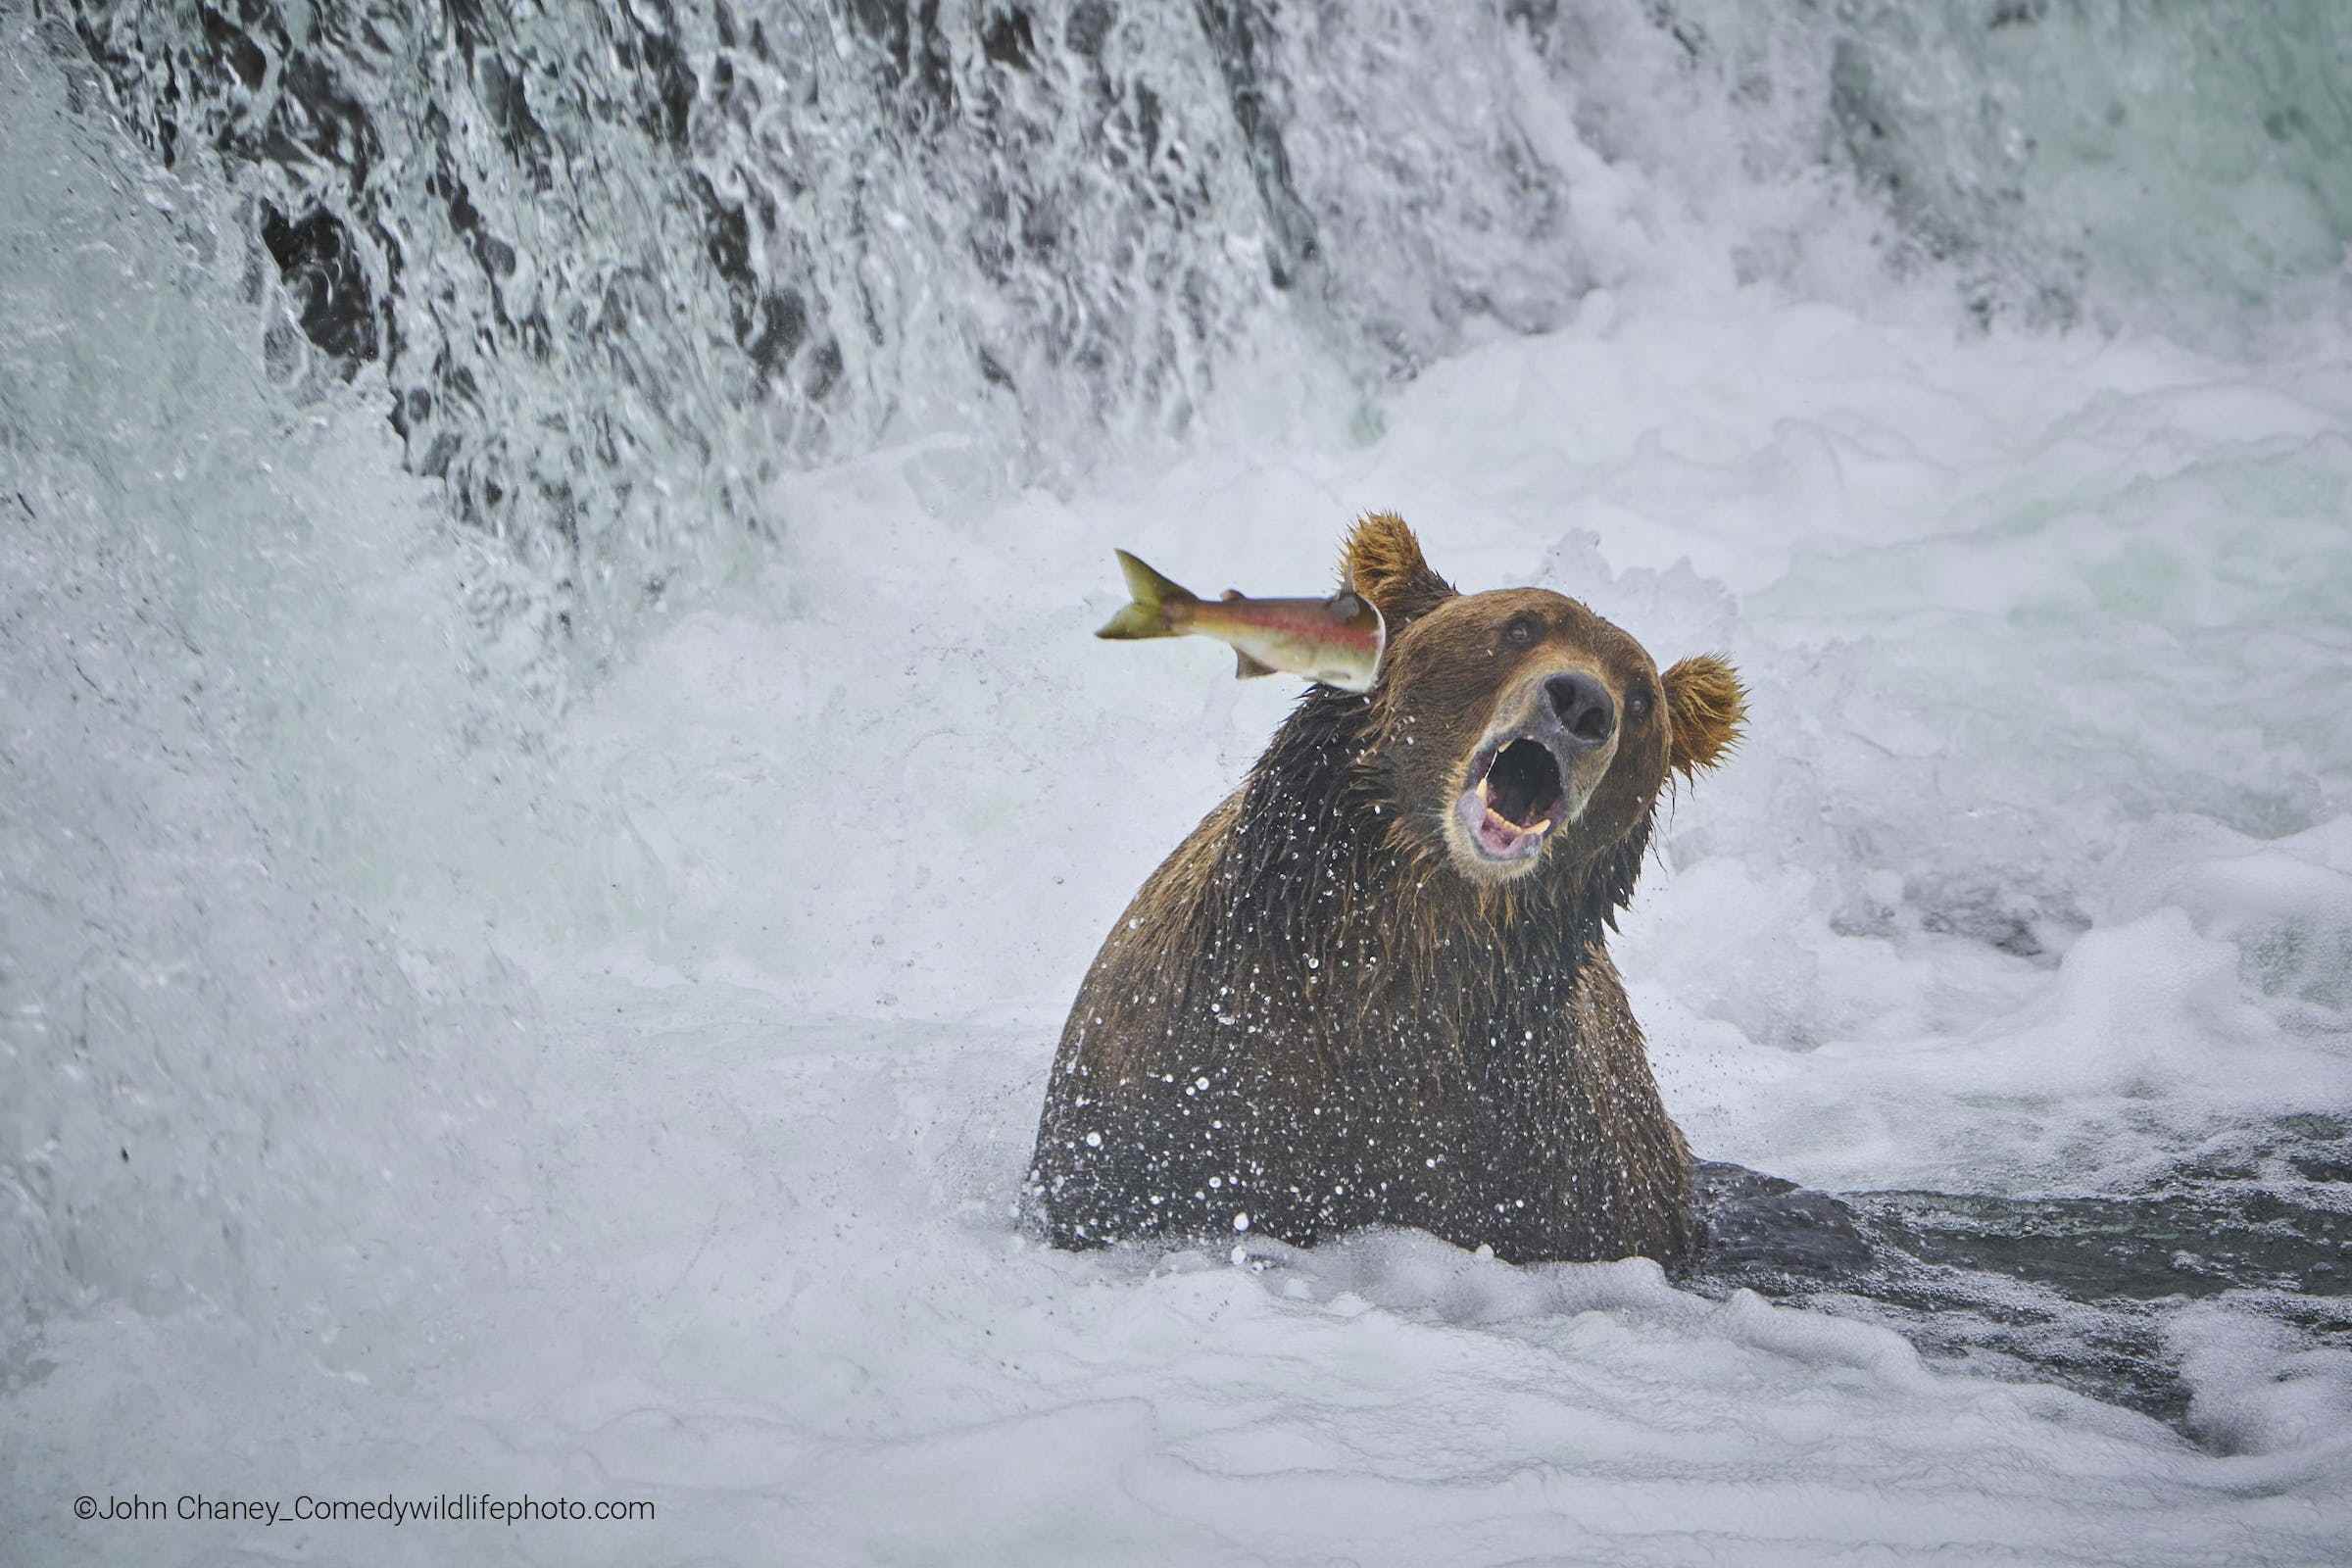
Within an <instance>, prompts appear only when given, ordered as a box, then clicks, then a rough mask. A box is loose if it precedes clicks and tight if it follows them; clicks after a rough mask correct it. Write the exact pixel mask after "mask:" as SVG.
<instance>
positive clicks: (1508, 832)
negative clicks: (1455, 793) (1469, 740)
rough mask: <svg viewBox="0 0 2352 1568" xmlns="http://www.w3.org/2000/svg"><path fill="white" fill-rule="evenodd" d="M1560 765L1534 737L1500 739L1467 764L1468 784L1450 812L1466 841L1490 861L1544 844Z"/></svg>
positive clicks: (1558, 793) (1556, 801)
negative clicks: (1467, 835) (1467, 839)
mask: <svg viewBox="0 0 2352 1568" xmlns="http://www.w3.org/2000/svg"><path fill="white" fill-rule="evenodd" d="M1562 801H1563V794H1562V789H1561V779H1560V764H1559V761H1558V760H1557V759H1555V758H1554V757H1553V756H1552V755H1551V748H1550V747H1548V746H1545V745H1544V743H1543V742H1542V741H1540V740H1537V739H1536V738H1535V737H1534V736H1532V735H1518V736H1513V737H1511V738H1510V739H1508V740H1503V741H1498V742H1496V743H1495V745H1494V746H1493V747H1491V748H1490V749H1488V750H1487V751H1486V752H1484V753H1482V754H1481V755H1480V756H1479V757H1478V758H1477V759H1476V760H1473V761H1472V763H1471V765H1470V787H1469V788H1468V789H1466V790H1464V791H1462V794H1461V798H1460V799H1459V800H1457V801H1456V802H1455V803H1454V812H1455V814H1456V816H1458V817H1459V818H1460V820H1461V824H1462V826H1463V827H1464V828H1465V829H1467V830H1468V833H1469V838H1470V842H1471V843H1473V844H1475V845H1477V846H1478V849H1479V853H1480V854H1482V855H1484V856H1486V857H1487V858H1489V859H1495V860H1517V859H1523V858H1526V857H1528V856H1531V855H1534V854H1535V853H1536V852H1537V851H1538V850H1540V849H1541V848H1543V843H1544V834H1545V833H1547V832H1549V831H1550V829H1551V825H1552V824H1553V823H1554V822H1556V821H1558V820H1559V817H1560V812H1561V805H1562Z"/></svg>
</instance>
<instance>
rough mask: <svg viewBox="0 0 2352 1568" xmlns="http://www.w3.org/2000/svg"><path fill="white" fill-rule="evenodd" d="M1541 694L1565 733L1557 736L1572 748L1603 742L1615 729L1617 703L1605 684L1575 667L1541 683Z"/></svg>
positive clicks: (1580, 748)
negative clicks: (1567, 672) (1569, 672)
mask: <svg viewBox="0 0 2352 1568" xmlns="http://www.w3.org/2000/svg"><path fill="white" fill-rule="evenodd" d="M1544 697H1545V698H1546V699H1548V700H1549V702H1550V703H1551V711H1552V712H1553V713H1554V714H1556V715H1557V716H1558V718H1559V721H1560V728H1561V729H1562V730H1563V731H1565V732H1566V733H1565V734H1563V735H1562V736H1561V740H1562V741H1563V742H1564V743H1565V744H1566V745H1567V746H1568V747H1569V748H1570V749H1572V750H1575V751H1590V750H1591V749H1592V748H1593V747H1595V746H1600V745H1605V744H1606V743H1607V741H1608V738H1609V737H1610V736H1611V735H1612V734H1614V733H1615V732H1616V729H1617V704H1616V701H1615V699H1613V698H1611V697H1610V696H1609V691H1608V688H1607V687H1605V686H1603V685H1601V683H1600V682H1598V681H1596V680H1594V679H1593V677H1592V676H1590V675H1588V674H1585V673H1584V672H1583V671H1581V670H1579V671H1576V672H1574V673H1572V674H1567V675H1554V676H1552V677H1551V679H1549V680H1547V681H1545V682H1544Z"/></svg>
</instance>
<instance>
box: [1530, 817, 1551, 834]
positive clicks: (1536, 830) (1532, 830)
mask: <svg viewBox="0 0 2352 1568" xmlns="http://www.w3.org/2000/svg"><path fill="white" fill-rule="evenodd" d="M1549 826H1551V818H1550V817H1548V816H1547V817H1545V818H1544V820H1543V821H1541V822H1538V823H1537V824H1536V825H1535V826H1534V827H1531V828H1529V829H1528V831H1529V832H1530V833H1541V832H1543V831H1544V829H1545V828H1547V827H1549Z"/></svg>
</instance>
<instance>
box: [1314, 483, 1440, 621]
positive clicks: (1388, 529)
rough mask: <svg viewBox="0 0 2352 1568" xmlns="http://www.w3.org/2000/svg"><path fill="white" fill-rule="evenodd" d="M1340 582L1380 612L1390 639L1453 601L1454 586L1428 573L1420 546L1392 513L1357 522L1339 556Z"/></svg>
mask: <svg viewBox="0 0 2352 1568" xmlns="http://www.w3.org/2000/svg"><path fill="white" fill-rule="evenodd" d="M1340 580H1341V583H1342V585H1343V586H1345V587H1348V588H1351V589H1353V590H1354V591H1355V592H1357V593H1359V594H1362V595H1363V596H1364V597H1365V598H1366V599H1369V600H1371V601H1372V602H1373V603H1374V604H1376V605H1378V606H1379V607H1380V613H1381V614H1382V615H1383V616H1384V617H1386V619H1387V620H1388V623H1389V635H1390V636H1392V637H1394V636H1395V635H1396V634H1397V632H1398V631H1399V630H1401V629H1402V628H1403V626H1404V623H1405V622H1406V621H1408V620H1411V619H1413V618H1415V617H1416V616H1420V615H1426V614H1428V613H1430V612H1431V611H1433V610H1435V609H1437V608H1438V606H1440V605H1442V604H1444V603H1445V602H1446V600H1448V599H1451V598H1452V597H1453V584H1451V583H1449V582H1447V581H1446V579H1445V578H1443V577H1441V576H1439V575H1438V574H1437V573H1436V572H1434V571H1432V570H1430V569H1429V563H1428V562H1426V561H1424V560H1422V559H1421V541H1420V540H1418V539H1416V538H1414V537H1413V530H1412V529H1410V528H1408V527H1406V526H1405V525H1404V519H1403V518H1402V517H1399V516H1398V515H1397V514H1395V513H1394V512H1368V513H1366V514H1365V515H1363V516H1361V517H1359V518H1358V519H1356V524H1355V527H1354V529H1353V530H1352V531H1351V532H1350V533H1349V534H1348V544H1347V548H1346V549H1345V550H1343V551H1342V552H1341V555H1340Z"/></svg>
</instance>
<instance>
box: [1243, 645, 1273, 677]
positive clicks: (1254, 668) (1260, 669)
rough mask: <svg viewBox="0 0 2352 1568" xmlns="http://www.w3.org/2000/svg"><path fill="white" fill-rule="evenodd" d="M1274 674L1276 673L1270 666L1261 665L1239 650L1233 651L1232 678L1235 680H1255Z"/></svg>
mask: <svg viewBox="0 0 2352 1568" xmlns="http://www.w3.org/2000/svg"><path fill="white" fill-rule="evenodd" d="M1276 673H1278V672H1277V671H1276V669H1275V668H1274V666H1273V665H1272V664H1261V663H1259V662H1257V661H1256V660H1254V659H1251V658H1250V656H1249V655H1248V654H1245V653H1243V652H1242V651H1241V650H1240V649H1239V648H1236V649H1235V650H1234V651H1233V678H1234V679H1235V680H1255V679H1257V677H1258V676H1260V675H1272V674H1276Z"/></svg>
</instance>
